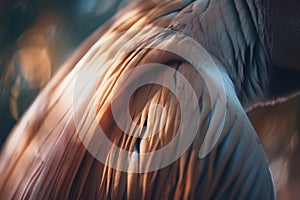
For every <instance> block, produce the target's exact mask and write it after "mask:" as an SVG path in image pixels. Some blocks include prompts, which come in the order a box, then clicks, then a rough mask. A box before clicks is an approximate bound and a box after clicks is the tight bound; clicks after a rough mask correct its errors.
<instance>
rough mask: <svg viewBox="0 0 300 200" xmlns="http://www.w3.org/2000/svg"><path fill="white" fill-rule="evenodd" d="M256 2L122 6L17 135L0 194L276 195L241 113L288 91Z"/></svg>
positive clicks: (5, 157) (2, 171)
mask: <svg viewBox="0 0 300 200" xmlns="http://www.w3.org/2000/svg"><path fill="white" fill-rule="evenodd" d="M261 4H263V2H258V1H246V2H244V1H240V2H236V1H213V0H210V1H209V0H207V1H189V0H185V1H184V0H178V1H174V0H172V1H171V0H170V1H168V0H166V1H157V0H149V1H133V2H132V3H130V4H129V5H128V6H126V7H125V8H123V9H122V10H120V11H119V12H118V13H117V14H116V15H115V16H114V17H113V18H112V19H110V20H109V21H108V22H107V23H106V24H105V25H103V26H101V27H100V28H99V29H98V30H97V31H96V32H95V33H93V34H92V35H91V36H90V37H89V38H88V39H87V40H86V41H85V42H84V43H83V44H82V45H81V46H80V48H78V49H77V50H76V52H75V53H74V55H73V56H72V57H71V58H70V59H68V60H67V61H66V62H65V64H64V65H62V66H61V68H60V69H59V71H58V72H57V73H56V74H55V75H54V77H53V78H52V79H51V80H50V81H49V83H47V85H46V86H45V88H44V89H43V91H42V92H41V93H40V94H39V95H38V97H37V98H36V99H35V101H34V102H33V104H32V105H31V106H30V108H29V109H28V110H27V111H26V113H25V114H24V115H23V117H22V119H21V120H20V122H19V123H18V125H17V126H16V127H15V128H14V130H13V131H12V133H11V134H10V136H9V139H8V140H7V142H6V144H5V146H4V148H3V150H2V152H1V155H0V161H1V162H0V175H1V177H2V179H1V181H0V197H1V198H5V199H21V198H24V199H37V198H45V199H51V198H52V199H53V198H54V199H56V198H62V199H67V198H71V199H79V198H84V199H199V198H200V199H224V198H228V199H275V188H274V185H273V180H272V174H271V172H270V169H269V164H268V160H267V157H266V155H265V152H264V149H263V146H262V144H261V142H260V139H259V138H258V136H257V134H256V132H255V130H254V128H253V126H252V124H251V122H250V120H249V119H248V117H247V115H246V110H248V109H251V108H252V107H253V106H254V105H256V104H257V103H259V102H265V101H271V100H272V99H273V98H275V97H276V99H277V98H278V97H279V96H280V95H281V92H284V94H286V93H285V92H287V90H286V88H285V90H284V91H281V90H276V92H274V94H272V92H273V90H270V85H271V83H270V82H269V80H271V78H269V77H268V75H269V74H271V75H272V73H271V72H270V70H271V67H273V66H274V65H276V63H275V64H274V62H276V60H274V57H272V56H273V54H272V52H275V51H272V52H270V51H269V50H270V48H271V46H272V41H273V40H271V42H270V40H268V38H266V37H267V35H266V34H265V33H268V32H269V31H274V30H270V29H268V28H269V27H268V26H266V27H265V26H264V21H263V19H264V18H265V17H266V16H265V13H264V11H265V10H264V9H265V8H266V7H265V5H261ZM267 6H273V5H267ZM275 7H276V6H275ZM271 8H272V7H271ZM291 17H294V16H291ZM202 47H203V48H202ZM204 50H205V51H204ZM203 51H204V52H207V53H204V54H201V52H202V53H203ZM270 54H271V55H270ZM276 54H278V52H276ZM203 55H204V57H203ZM205 55H209V56H207V57H205ZM203 58H207V60H203ZM276 58H277V57H276ZM204 61H205V62H204ZM203 62H204V63H203ZM153 63H154V64H153ZM155 63H156V64H155ZM149 64H150V65H149ZM166 65H167V66H168V67H166ZM285 69H286V66H282V70H285ZM287 70H288V69H287ZM148 78H150V79H149V80H148ZM184 80H186V81H184ZM135 81H137V83H136V82H135ZM139 81H140V82H141V83H143V82H144V83H147V84H144V85H139V83H140V82H139ZM156 81H157V84H156ZM161 81H162V82H161ZM159 83H161V84H162V85H160V84H159ZM136 84H137V85H136ZM164 84H165V85H164ZM132 87H133V88H134V89H136V90H135V91H133V92H131V89H132ZM292 89H293V90H292V91H291V92H294V90H295V88H294V87H293V88H292ZM191 90H192V93H189V92H191ZM130 95H131V96H130ZM126 98H128V99H126ZM195 99H196V100H195ZM195 102H196V104H194V103H195ZM124 105H125V106H128V108H127V107H124ZM126 116H129V118H128V117H126ZM99 126H100V127H101V130H100V129H99V128H98V127H99ZM123 129H125V130H123ZM178 130H179V131H178ZM177 131H178V132H179V133H177ZM101 132H103V133H104V135H100V136H99V133H101ZM156 132H157V133H156ZM176 133H177V134H179V135H177V134H176ZM177 136H178V137H177ZM173 141H175V143H174V142H173ZM186 145H187V147H186ZM164 146H166V147H168V148H167V150H164ZM107 147H108V148H107ZM120 149H121V150H120ZM160 149H163V150H164V151H159V150H160ZM151 152H152V153H151ZM159 152H162V153H159ZM124 155H125V156H124ZM145 155H146V156H145ZM147 155H150V156H148V157H147Z"/></svg>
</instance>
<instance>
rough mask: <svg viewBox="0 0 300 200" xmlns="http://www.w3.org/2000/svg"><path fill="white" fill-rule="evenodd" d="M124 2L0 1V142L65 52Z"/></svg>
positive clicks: (78, 42) (53, 71) (97, 0)
mask: <svg viewBox="0 0 300 200" xmlns="http://www.w3.org/2000/svg"><path fill="white" fill-rule="evenodd" d="M126 3H127V1H126V0H0V146H2V144H3V143H4V141H5V138H6V137H7V135H8V133H9V132H10V131H11V129H12V127H13V126H14V124H15V123H16V122H17V121H18V119H19V118H20V117H21V116H22V114H23V112H24V111H25V110H26V108H27V107H28V106H29V105H30V104H31V103H32V101H33V100H34V98H35V97H36V96H37V94H38V93H39V92H40V90H41V89H42V88H43V86H44V85H45V84H46V83H47V82H48V81H49V79H50V78H51V77H52V76H53V74H54V73H55V72H56V70H57V69H58V67H59V66H60V65H61V64H62V63H63V62H64V61H65V60H66V59H67V58H68V57H69V56H70V54H71V53H72V52H73V51H74V50H75V49H76V47H77V46H78V45H79V44H80V43H81V42H82V41H83V40H84V39H85V38H87V36H89V35H90V34H91V33H92V32H93V31H94V30H95V29H96V28H98V27H99V26H101V25H102V24H103V23H104V22H106V21H107V20H108V19H109V18H110V17H111V16H112V15H113V14H114V13H115V12H117V10H118V9H119V8H121V7H123V6H124V5H125V4H126Z"/></svg>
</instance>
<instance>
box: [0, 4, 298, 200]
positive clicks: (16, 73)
mask: <svg viewBox="0 0 300 200" xmlns="http://www.w3.org/2000/svg"><path fill="white" fill-rule="evenodd" d="M128 2H129V1H128V0H0V148H1V146H2V145H3V143H4V141H5V139H6V137H7V135H8V134H9V132H10V131H11V129H12V128H13V126H14V125H15V123H17V121H18V120H19V118H20V117H21V116H22V114H23V112H24V111H25V110H26V108H27V107H28V106H29V105H30V104H31V103H32V101H33V100H34V99H35V97H36V96H37V94H38V93H39V92H40V91H41V89H42V88H43V87H44V86H45V84H46V83H47V82H48V81H49V79H50V78H51V77H52V76H53V74H55V72H56V71H57V69H58V68H59V66H60V65H61V64H62V63H63V62H64V61H65V60H67V59H68V57H69V56H70V54H71V53H72V52H73V51H74V50H75V49H76V48H77V47H78V45H79V44H80V43H81V42H82V41H83V40H84V39H85V38H87V36H89V35H90V34H91V33H92V32H93V31H94V30H95V29H96V28H98V27H99V26H101V25H102V24H103V23H104V22H106V21H107V20H108V19H109V18H110V17H112V15H113V14H114V13H116V12H117V11H118V10H119V9H120V8H122V7H123V6H124V5H126V4H127V3H128ZM248 115H249V117H250V120H251V121H252V123H253V125H254V127H255V129H256V131H257V133H258V135H259V136H260V138H261V140H262V143H263V145H264V147H265V149H266V153H267V156H268V158H269V160H270V166H271V169H272V172H273V174H274V179H275V182H276V186H277V191H278V198H279V199H297V197H300V191H299V188H300V157H299V155H300V135H299V134H300V95H297V96H295V97H293V98H291V99H289V100H288V101H285V102H281V103H278V104H276V105H267V106H258V107H256V108H255V109H253V110H251V111H250V112H249V113H248Z"/></svg>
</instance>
